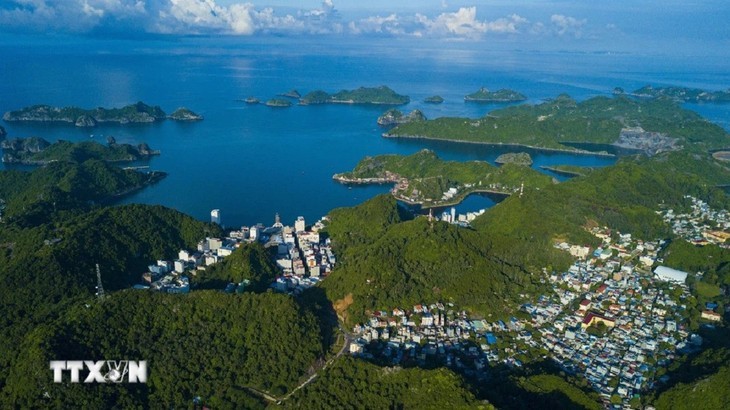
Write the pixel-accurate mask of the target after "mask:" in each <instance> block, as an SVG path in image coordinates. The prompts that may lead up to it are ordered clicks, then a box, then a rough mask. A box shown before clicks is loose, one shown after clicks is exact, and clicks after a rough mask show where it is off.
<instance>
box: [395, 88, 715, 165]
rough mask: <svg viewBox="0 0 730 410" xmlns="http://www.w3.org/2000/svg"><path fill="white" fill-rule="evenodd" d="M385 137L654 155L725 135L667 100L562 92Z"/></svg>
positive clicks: (705, 146)
mask: <svg viewBox="0 0 730 410" xmlns="http://www.w3.org/2000/svg"><path fill="white" fill-rule="evenodd" d="M622 133H623V135H624V137H623V138H622ZM383 136H384V137H398V138H428V139H439V140H449V141H462V142H472V143H483V144H510V145H522V146H529V147H534V148H543V149H553V150H565V151H571V152H581V151H582V150H580V149H578V148H575V147H574V146H571V145H568V143H571V144H575V143H579V144H581V145H582V146H590V144H619V145H627V144H632V145H634V148H638V149H642V150H646V151H648V152H650V153H653V154H655V153H657V152H663V151H671V150H675V149H678V148H680V147H684V148H685V149H688V150H693V151H697V152H700V151H702V152H706V151H707V150H710V149H720V148H723V147H725V146H726V145H727V138H728V134H727V133H726V132H725V130H724V129H723V128H722V127H720V126H719V125H716V124H713V123H711V122H709V121H707V120H706V119H704V118H702V117H701V116H700V115H699V114H697V113H695V112H693V111H691V110H687V109H684V108H682V107H681V106H679V105H678V104H677V103H676V102H674V101H670V100H667V99H649V100H637V99H635V98H630V97H627V96H615V97H594V98H591V99H588V100H586V101H583V102H580V103H578V102H576V101H575V100H573V99H572V98H570V96H568V95H566V94H562V95H560V96H558V97H557V98H555V99H553V100H550V101H546V102H544V103H541V104H535V105H532V104H523V105H519V106H513V107H507V108H502V109H498V110H494V111H491V112H490V113H488V114H487V115H486V116H484V117H481V118H458V117H442V118H436V119H432V120H427V121H419V122H410V123H407V124H400V125H398V126H397V127H395V128H393V129H391V130H389V131H387V132H386V133H384V134H383Z"/></svg>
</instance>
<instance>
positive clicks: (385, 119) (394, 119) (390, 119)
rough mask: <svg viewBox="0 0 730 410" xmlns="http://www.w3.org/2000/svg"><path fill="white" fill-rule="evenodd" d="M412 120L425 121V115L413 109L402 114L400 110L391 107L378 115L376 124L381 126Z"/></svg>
mask: <svg viewBox="0 0 730 410" xmlns="http://www.w3.org/2000/svg"><path fill="white" fill-rule="evenodd" d="M413 121H426V116H425V115H423V113H422V112H421V111H419V110H413V111H411V112H410V113H408V114H407V115H404V114H403V113H402V112H401V111H400V110H397V109H395V108H393V109H390V110H388V111H386V112H385V113H383V115H381V116H380V117H378V125H380V126H382V127H389V126H393V125H399V124H406V123H409V122H413Z"/></svg>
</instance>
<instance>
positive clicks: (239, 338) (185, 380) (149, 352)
mask: <svg viewBox="0 0 730 410" xmlns="http://www.w3.org/2000/svg"><path fill="white" fill-rule="evenodd" d="M21 340H22V343H21ZM18 344H19V346H20V349H19V350H20V353H19V355H18V357H17V359H16V360H15V361H14V363H13V365H12V367H11V368H10V372H9V373H10V376H9V377H8V379H7V385H6V386H5V389H4V390H3V395H2V403H4V404H3V405H2V406H3V407H16V406H17V407H25V408H27V407H35V408H38V407H77V408H78V407H82V408H108V407H109V406H110V405H112V404H114V405H116V406H119V407H121V408H129V407H137V408H170V407H175V408H188V407H191V406H192V404H193V399H194V398H195V397H196V396H199V397H200V398H201V401H202V403H203V404H206V405H208V406H210V407H211V408H232V409H233V408H256V407H262V406H263V404H262V403H261V402H260V400H259V399H257V398H256V396H254V395H252V394H251V393H250V392H249V391H248V390H247V389H246V388H247V387H252V388H256V389H259V390H267V391H270V392H272V393H273V394H282V393H284V392H286V391H287V390H288V389H290V388H292V386H293V385H295V384H296V383H297V382H298V380H299V379H300V378H302V377H303V376H305V375H306V373H307V371H308V369H309V368H310V367H311V366H312V365H313V363H314V362H315V360H316V359H317V358H318V357H320V356H321V355H322V354H323V352H324V351H325V349H326V347H325V346H323V345H322V341H321V340H320V329H319V325H318V323H317V321H316V319H315V317H314V315H313V314H312V313H310V312H308V311H307V310H306V309H304V308H302V307H300V306H299V305H298V304H297V303H296V302H295V300H294V299H292V298H291V297H288V296H285V295H280V294H273V293H266V294H253V293H245V294H242V295H226V294H221V293H220V292H215V291H199V292H193V293H191V294H189V295H167V294H161V293H153V292H146V291H133V290H128V291H123V292H117V293H114V294H112V295H111V296H110V297H109V298H108V299H106V300H104V301H103V302H101V303H99V302H94V301H92V302H90V303H89V305H88V306H85V305H84V304H81V303H79V304H75V305H74V306H73V307H71V308H70V309H69V310H68V312H67V313H66V314H64V315H63V316H62V317H61V318H60V319H59V320H57V321H55V322H53V323H46V324H43V325H40V326H38V327H37V328H36V329H34V330H33V331H32V332H30V333H29V334H28V335H27V336H26V337H25V338H23V339H20V340H18ZM59 358H63V359H68V360H71V359H92V360H102V359H130V360H147V361H148V368H149V378H148V381H147V383H146V384H138V385H134V384H121V385H109V384H107V385H104V384H92V385H84V384H69V383H63V384H54V383H52V382H51V381H52V378H51V372H50V370H49V368H48V366H49V364H48V363H49V360H56V359H59Z"/></svg>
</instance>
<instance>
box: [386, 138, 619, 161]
mask: <svg viewBox="0 0 730 410" xmlns="http://www.w3.org/2000/svg"><path fill="white" fill-rule="evenodd" d="M381 136H382V137H383V138H407V139H424V140H433V141H446V142H457V143H463V144H479V145H491V146H495V147H497V146H503V147H516V148H529V149H532V150H535V151H546V152H561V153H566V154H576V155H592V156H597V157H606V158H617V157H618V156H617V155H615V154H610V153H608V152H592V151H587V150H581V149H574V150H571V149H567V148H547V147H536V146H534V145H527V144H520V143H514V142H486V141H465V140H455V139H450V138H436V137H426V136H423V135H391V134H388V133H387V132H385V133H383V134H381Z"/></svg>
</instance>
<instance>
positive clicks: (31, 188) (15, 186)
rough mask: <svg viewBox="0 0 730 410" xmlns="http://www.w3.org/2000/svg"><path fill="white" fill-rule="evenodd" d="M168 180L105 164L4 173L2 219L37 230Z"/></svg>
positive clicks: (0, 187)
mask: <svg viewBox="0 0 730 410" xmlns="http://www.w3.org/2000/svg"><path fill="white" fill-rule="evenodd" d="M164 176H165V174H164V173H161V172H151V173H142V172H136V171H133V170H124V169H121V168H118V167H115V166H113V165H109V164H107V163H106V162H104V161H101V160H96V159H89V160H86V161H84V162H81V163H78V162H52V163H50V164H48V165H46V166H43V167H39V168H36V169H35V170H33V171H32V172H27V171H2V172H0V199H2V200H3V201H5V209H4V210H3V211H2V217H3V219H4V220H6V221H8V220H9V221H11V222H13V223H15V224H18V225H23V226H35V225H38V224H40V223H43V222H47V221H49V220H50V219H52V218H54V217H56V216H58V215H56V214H57V213H58V212H62V211H65V210H72V209H74V210H75V209H81V208H85V207H87V206H88V205H89V204H90V203H92V202H98V201H104V200H106V199H109V198H111V197H114V196H116V195H121V194H124V193H127V192H130V191H133V190H135V189H139V188H142V187H144V186H146V185H148V184H151V183H154V182H156V181H159V180H160V179H161V178H163V177H164Z"/></svg>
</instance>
